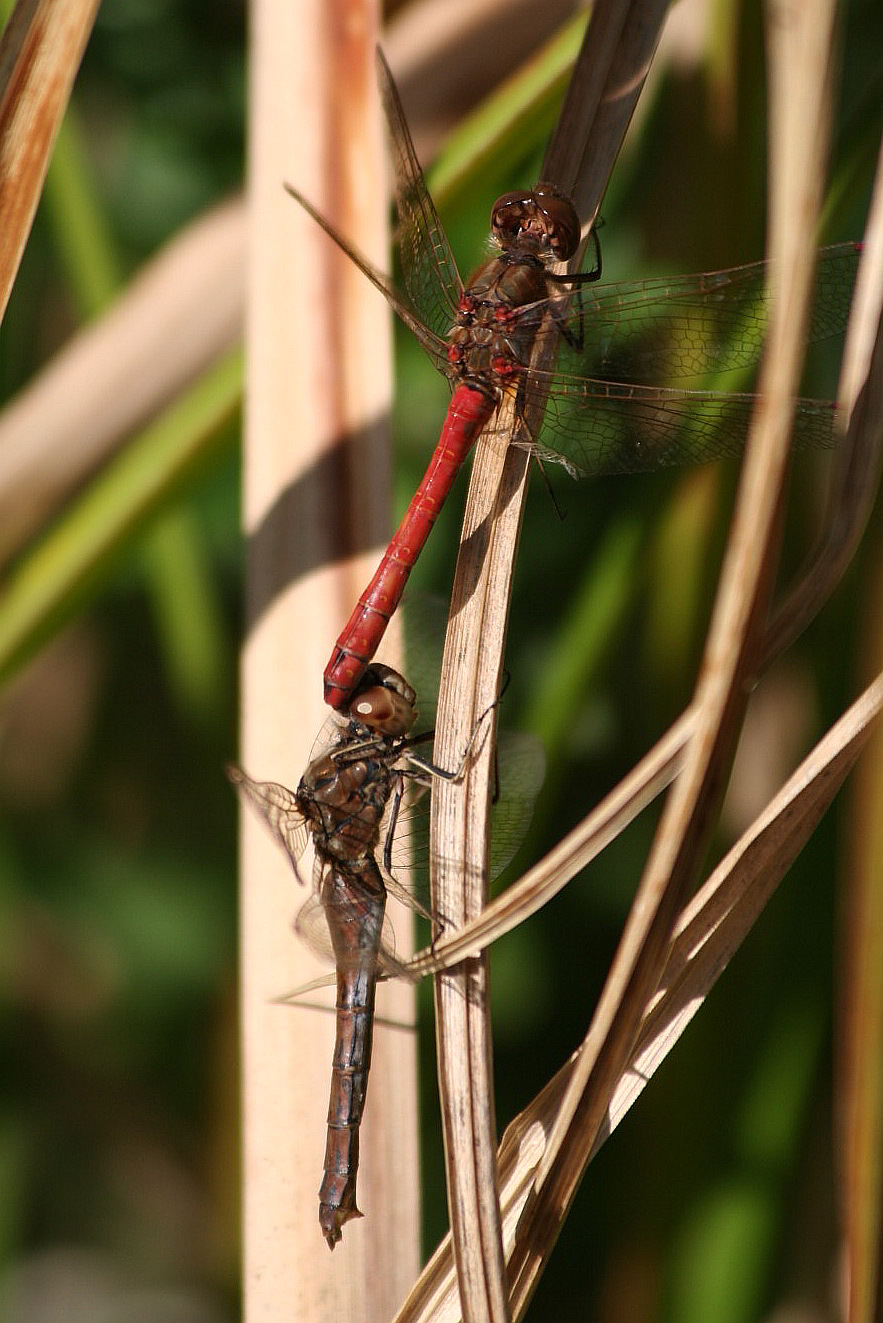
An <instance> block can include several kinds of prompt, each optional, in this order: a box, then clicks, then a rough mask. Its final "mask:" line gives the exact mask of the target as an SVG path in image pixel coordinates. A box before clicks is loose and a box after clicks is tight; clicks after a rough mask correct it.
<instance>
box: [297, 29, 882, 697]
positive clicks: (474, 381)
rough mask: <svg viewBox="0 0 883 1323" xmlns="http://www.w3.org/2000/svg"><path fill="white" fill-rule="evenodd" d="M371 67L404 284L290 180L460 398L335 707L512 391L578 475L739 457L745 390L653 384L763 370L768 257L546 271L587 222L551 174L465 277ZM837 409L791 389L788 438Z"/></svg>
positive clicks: (839, 284)
mask: <svg viewBox="0 0 883 1323" xmlns="http://www.w3.org/2000/svg"><path fill="white" fill-rule="evenodd" d="M377 72H378V81H379V83H380V92H381V96H382V99H383V105H384V110H385V112H386V118H387V124H388V128H389V136H390V140H391V144H392V156H393V164H394V167H395V178H396V209H397V212H398V230H397V234H396V239H397V243H398V248H399V253H400V257H401V267H402V280H403V288H402V289H399V288H398V287H397V286H396V285H395V284H394V283H393V281H392V280H391V279H390V278H389V277H388V276H386V275H384V274H383V272H381V271H378V270H377V268H376V267H375V266H373V265H372V264H371V263H370V262H369V261H368V260H367V258H365V257H364V256H363V255H362V254H361V253H360V252H359V251H358V249H357V248H355V247H354V245H353V244H351V243H350V242H349V241H348V240H347V239H346V238H345V237H344V236H343V235H341V234H340V233H339V232H338V231H337V230H336V229H335V228H334V226H333V225H331V223H330V222H329V221H327V220H326V219H325V218H324V217H323V216H322V215H321V214H320V213H319V212H318V211H316V209H315V207H313V206H312V205H311V204H310V202H309V201H308V200H307V199H306V198H304V197H303V195H302V194H301V193H299V192H298V191H297V190H296V189H294V188H292V187H291V186H290V185H286V188H287V189H288V191H289V193H291V195H292V196H293V197H294V198H295V199H296V200H297V201H298V202H299V203H300V204H301V205H302V206H303V207H304V208H305V209H306V210H307V211H308V212H309V214H310V215H311V216H312V217H313V218H314V219H315V220H316V221H317V222H318V224H320V225H321V226H322V227H323V229H324V230H325V231H326V233H327V234H328V235H329V236H330V237H331V238H332V239H333V240H334V241H335V243H337V244H338V245H339V247H340V248H342V249H343V251H344V252H345V253H347V255H348V256H349V257H350V258H351V259H352V261H353V262H355V263H356V264H357V266H358V267H359V268H360V269H361V270H362V271H363V272H364V274H365V275H366V276H367V277H368V279H369V280H371V281H372V283H373V284H374V285H375V286H376V287H377V288H378V289H379V290H380V291H381V292H382V293H383V294H384V295H385V297H386V298H387V299H388V301H389V303H390V304H391V306H392V307H393V309H394V310H395V312H396V313H397V314H398V316H399V317H400V318H401V319H402V321H403V322H404V323H405V325H406V326H408V327H409V329H410V330H411V331H412V332H413V333H414V335H416V337H417V339H418V340H419V341H420V343H421V345H422V346H423V348H424V349H425V350H426V352H427V353H428V354H429V356H430V357H431V358H432V360H433V361H434V362H435V364H436V366H437V367H438V368H439V370H440V371H442V372H444V373H445V375H446V376H447V377H448V379H449V380H450V382H451V386H452V389H453V391H454V395H453V398H452V400H451V404H450V407H449V410H448V415H447V418H446V420H445V424H444V427H443V429H442V434H441V437H440V439H439V442H438V445H437V446H436V448H435V451H434V452H433V455H432V457H431V459H430V461H429V465H428V467H427V470H426V473H425V475H424V477H423V479H422V481H421V483H420V486H419V487H418V489H417V492H416V493H415V495H414V498H413V500H412V501H411V504H410V506H409V507H408V510H407V512H406V514H405V516H404V519H403V520H402V523H401V525H400V527H399V529H398V531H397V532H396V533H395V534H394V536H393V538H392V540H391V542H390V544H389V546H388V548H387V550H386V552H385V553H384V555H383V557H382V559H381V561H380V564H379V565H378V568H377V570H376V572H375V574H374V577H373V578H372V580H371V582H370V583H369V584H368V586H367V588H366V589H365V591H364V592H363V593H362V595H361V597H360V599H359V601H358V603H357V605H356V607H355V609H354V611H353V613H352V615H351V617H350V619H349V621H348V622H347V624H346V625H345V627H344V629H343V631H342V633H341V634H340V636H339V638H338V640H337V643H336V644H335V647H334V650H333V652H332V655H331V658H330V659H329V662H328V665H327V666H326V668H325V701H326V702H327V703H329V704H330V705H331V706H332V707H335V708H336V707H340V706H342V705H344V704H345V703H346V701H347V698H348V695H349V694H350V692H351V690H352V687H353V685H354V684H356V683H358V679H359V676H360V675H361V673H362V671H363V670H364V668H365V666H366V665H367V663H368V661H369V660H370V658H371V657H373V655H374V652H375V650H376V648H377V647H378V645H379V643H380V640H381V638H382V637H383V633H384V631H385V629H386V627H387V624H388V623H389V620H390V618H391V616H392V614H393V613H394V612H395V610H396V609H397V607H398V604H399V602H400V600H401V597H402V593H403V592H404V589H405V584H406V583H407V580H408V575H409V574H410V572H411V569H412V568H413V566H414V563H415V561H416V559H417V557H418V556H419V555H420V552H421V550H422V548H423V546H424V545H425V542H426V539H427V538H428V536H429V533H430V531H431V529H432V526H433V524H434V522H435V520H436V517H437V515H438V513H439V510H440V508H441V505H442V503H443V502H444V500H445V499H446V498H447V495H448V493H449V492H450V490H451V487H452V485H453V483H454V480H455V478H456V475H457V473H458V471H459V469H460V467H461V466H462V464H463V462H464V461H465V459H466V456H467V455H468V454H469V451H470V450H471V448H472V445H473V444H474V442H475V440H476V438H477V437H478V435H479V433H480V432H482V430H483V429H485V428H486V426H487V425H488V424H492V425H493V420H494V417H495V414H496V412H497V409H498V406H499V404H500V403H501V401H502V400H503V399H504V398H505V397H507V396H509V397H512V398H514V401H515V412H516V416H517V418H518V420H519V421H518V426H517V429H516V431H515V434H514V436H513V437H512V438H511V439H512V440H514V442H515V443H516V444H519V445H522V446H527V447H528V448H529V449H531V451H532V452H533V453H534V454H535V455H537V456H538V457H539V458H540V459H548V460H554V461H559V462H560V463H562V464H563V465H564V466H565V468H566V469H567V470H568V471H569V472H570V473H571V474H573V475H574V476H577V475H582V474H602V473H628V472H634V471H638V470H647V469H656V468H660V467H662V466H664V465H670V464H690V463H700V462H703V461H707V460H710V459H714V458H718V457H722V456H728V455H729V456H736V455H739V454H740V453H741V450H742V446H743V444H744V440H745V435H746V431H747V427H748V422H749V419H750V417H751V413H752V410H753V409H754V406H755V404H756V396H754V395H751V394H749V393H744V392H743V393H732V392H729V391H726V392H725V391H720V390H702V389H699V390H697V389H692V388H691V389H681V388H672V387H667V386H663V385H661V384H660V383H661V382H663V381H666V380H669V379H670V380H675V381H677V380H690V381H692V382H694V383H695V382H696V381H697V380H699V381H701V380H702V379H703V378H705V379H707V378H708V377H710V376H711V377H714V376H716V375H717V374H720V373H725V372H729V371H733V370H740V369H745V368H749V367H751V366H752V365H754V364H756V362H757V360H758V358H759V357H760V354H761V352H762V349H763V345H764V341H765V338H766V328H767V321H768V312H769V297H770V295H769V285H770V280H769V277H770V270H769V266H768V264H767V263H765V262H755V263H752V264H751V265H749V266H740V267H733V268H731V269H729V270H725V271H712V272H705V273H702V274H699V275H685V276H672V277H663V278H661V279H652V280H644V281H635V282H620V283H613V284H603V285H597V284H595V283H594V282H596V281H598V280H599V279H600V276H601V253H600V246H599V243H598V239H597V235H594V233H593V238H594V249H595V252H594V263H593V267H592V269H591V270H589V271H582V272H577V273H571V274H568V275H559V274H556V273H555V272H554V271H553V270H552V267H553V264H554V263H555V262H560V261H564V260H567V259H569V258H570V257H572V256H573V255H574V254H575V253H576V251H577V248H578V245H579V242H580V222H579V219H578V217H577V214H576V212H575V210H574V208H573V206H572V204H571V202H570V200H569V199H568V198H566V197H564V196H563V195H562V194H561V193H560V192H559V191H558V190H557V189H556V188H554V187H553V186H552V185H550V184H548V183H545V184H544V183H540V184H538V185H537V186H536V187H535V188H533V189H522V190H520V191H518V192H513V193H506V194H504V195H503V196H502V197H500V198H498V199H497V201H496V202H495V203H494V206H493V208H492V211H491V233H492V238H493V241H494V243H495V246H496V248H497V250H498V251H497V252H496V254H495V256H493V257H492V258H490V260H489V261H487V262H485V263H484V264H483V265H482V266H481V267H480V268H479V270H478V271H476V272H475V273H474V275H473V276H472V278H471V279H470V280H469V281H468V282H467V283H466V285H465V286H464V284H463V281H462V280H461V277H460V273H459V271H458V269H457V264H456V262H455V260H454V256H453V253H452V251H451V248H450V244H449V243H448V239H447V236H446V235H445V232H444V229H443V227H442V224H441V221H440V220H439V217H438V213H437V212H436V209H435V206H434V204H433V201H432V198H431V196H430V194H429V190H428V188H427V186H426V180H425V178H424V176H423V171H422V170H421V168H420V164H419V162H418V160H417V155H416V152H415V151H414V145H413V143H412V141H411V136H410V133H409V132H408V126H407V123H406V121H405V115H404V111H403V110H402V106H401V102H400V100H399V96H398V93H397V91H396V88H395V84H394V83H393V80H392V75H391V73H390V71H389V68H388V66H387V64H386V61H385V60H384V58H383V55H382V53H381V52H380V51H379V50H378V52H377ZM859 252H860V245H858V244H854V243H849V244H840V245H837V246H836V247H831V248H825V249H822V250H821V252H820V253H819V256H818V266H817V272H818V274H817V282H816V297H815V305H814V312H813V318H812V323H811V327H810V338H811V339H821V338H824V337H826V336H830V335H834V334H837V333H839V332H840V331H842V330H843V328H844V326H845V324H846V317H847V314H848V310H849V305H850V301H851V296H852V288H853V284H854V282H855V274H856V270H857V267H858V260H859ZM589 286H591V287H592V288H591V289H590V288H589ZM546 345H549V346H550V347H551V348H553V350H554V353H555V355H556V356H557V361H556V362H555V364H554V367H552V368H551V369H549V370H539V369H538V368H537V367H536V366H535V365H534V364H535V359H536V355H535V352H534V351H535V350H536V349H538V348H543V347H544V346H546ZM534 406H536V408H537V412H539V413H541V412H542V411H543V410H544V411H545V412H544V414H543V422H542V425H541V427H540V429H539V431H538V432H537V434H536V435H534V434H533V433H532V431H531V429H530V427H529V426H528V423H527V421H526V416H527V415H530V414H532V412H533V409H534ZM834 417H835V411H834V407H833V405H832V403H831V402H830V401H828V400H812V399H807V400H798V401H797V403H796V407H795V422H794V435H795V443H796V445H798V446H809V447H818V446H826V445H830V444H831V443H832V433H833V426H834Z"/></svg>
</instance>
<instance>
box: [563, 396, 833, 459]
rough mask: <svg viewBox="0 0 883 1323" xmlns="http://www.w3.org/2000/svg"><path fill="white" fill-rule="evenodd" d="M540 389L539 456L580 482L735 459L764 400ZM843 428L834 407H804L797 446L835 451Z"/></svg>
mask: <svg viewBox="0 0 883 1323" xmlns="http://www.w3.org/2000/svg"><path fill="white" fill-rule="evenodd" d="M541 384H542V385H545V386H546V387H547V388H548V395H547V402H546V411H545V415H544V418H543V426H542V430H541V431H540V434H539V442H540V444H539V446H538V447H537V449H538V453H539V455H540V457H541V458H543V459H547V460H548V459H552V460H555V459H561V460H562V461H563V462H564V463H565V464H566V465H567V467H568V468H569V469H571V471H572V470H573V469H574V468H575V469H576V470H577V472H578V474H580V475H585V474H608V473H638V472H642V471H647V470H651V469H659V468H664V467H666V466H669V465H678V464H704V463H707V462H708V461H709V460H712V459H724V458H736V457H738V456H739V455H741V453H742V450H743V448H744V444H745V437H746V435H747V432H748V427H749V424H750V421H751V416H752V413H753V411H754V409H755V407H756V406H757V403H758V399H759V397H758V396H757V395H752V394H745V393H742V394H735V393H728V392H718V391H680V390H665V389H660V388H654V387H649V386H637V385H625V384H617V383H611V382H604V381H578V380H576V379H575V378H570V379H567V378H563V377H561V376H557V377H556V378H554V379H553V378H551V377H549V378H547V380H546V382H545V383H541ZM553 387H554V388H553ZM836 421H837V410H836V408H835V407H834V405H833V404H832V403H831V401H829V400H797V401H796V405H795V419H794V443H795V446H796V447H797V448H798V449H801V450H807V449H816V450H818V449H827V448H830V447H831V446H832V445H833V444H834V441H835V436H836V433H835V424H836Z"/></svg>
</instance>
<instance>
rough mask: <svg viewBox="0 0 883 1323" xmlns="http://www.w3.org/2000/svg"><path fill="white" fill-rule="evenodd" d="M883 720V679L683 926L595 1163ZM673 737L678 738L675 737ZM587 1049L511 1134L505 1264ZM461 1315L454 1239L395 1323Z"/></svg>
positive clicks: (505, 1161)
mask: <svg viewBox="0 0 883 1323" xmlns="http://www.w3.org/2000/svg"><path fill="white" fill-rule="evenodd" d="M881 710H883V676H878V678H877V679H876V680H875V681H874V683H873V684H872V685H870V686H869V687H868V689H867V690H866V691H865V692H864V693H863V694H862V695H861V696H860V697H859V698H858V699H857V700H856V701H855V702H854V703H853V704H852V706H851V707H850V708H849V710H848V711H847V712H846V713H844V715H843V716H842V717H841V718H840V719H839V721H838V722H837V723H836V724H835V725H834V726H833V727H832V728H831V730H830V731H828V733H827V734H826V735H825V736H824V738H823V739H822V740H821V741H820V742H819V744H818V745H817V746H816V748H815V749H813V751H812V752H811V753H810V754H809V756H808V757H807V758H805V759H804V761H803V763H801V765H800V767H799V768H798V769H797V770H796V771H795V773H794V774H793V775H792V776H791V777H790V778H789V779H788V781H787V783H786V784H785V785H784V786H783V787H782V789H781V791H780V792H779V793H778V794H777V795H776V796H775V797H774V798H773V799H772V800H771V801H770V803H769V805H768V806H767V807H766V808H765V809H764V811H763V813H761V814H760V815H759V816H758V818H757V820H756V821H755V822H754V823H753V824H752V825H751V827H750V828H749V829H748V830H747V831H746V832H744V833H743V835H742V837H741V838H740V839H739V841H737V842H736V844H735V845H734V846H733V847H732V848H731V850H730V851H729V852H728V853H727V855H726V857H725V858H724V859H722V860H721V862H720V864H718V866H717V867H716V868H715V870H714V872H713V873H712V874H711V876H710V877H709V879H708V881H707V882H706V883H705V884H704V885H703V886H702V888H701V889H700V890H699V891H698V892H697V894H696V895H695V896H694V897H693V898H692V899H691V900H690V901H689V903H688V904H687V905H686V907H685V908H684V910H683V911H682V912H681V914H680V915H679V916H678V920H677V922H676V924H675V926H674V929H673V932H672V939H671V943H670V946H669V949H668V952H667V955H666V960H665V964H664V967H663V972H662V976H661V978H660V982H659V987H658V990H657V991H655V992H654V993H653V994H652V996H651V997H650V999H649V1001H648V1003H647V1005H646V1006H645V1008H644V1012H643V1015H642V1017H641V1027H640V1030H639V1034H638V1037H637V1039H636V1042H635V1046H634V1049H633V1051H632V1054H631V1057H630V1060H629V1062H628V1065H627V1067H626V1069H625V1070H624V1071H623V1073H622V1076H621V1077H620V1080H619V1082H618V1085H617V1088H616V1090H615V1091H614V1093H613V1095H612V1097H611V1101H610V1108H609V1111H608V1114H607V1118H606V1121H605V1125H604V1127H603V1128H602V1130H601V1131H599V1134H598V1136H597V1138H596V1141H595V1145H594V1148H593V1150H592V1155H591V1156H594V1153H595V1152H597V1150H598V1148H600V1146H601V1144H602V1143H603V1142H604V1140H605V1139H606V1138H607V1137H608V1136H609V1135H610V1134H611V1133H612V1131H613V1130H614V1129H615V1127H616V1126H617V1125H618V1124H619V1122H620V1121H621V1120H622V1118H623V1117H624V1116H625V1114H626V1112H627V1111H628V1110H629V1108H630V1107H631V1106H632V1105H633V1104H634V1103H635V1102H636V1101H637V1099H638V1097H640V1095H641V1093H642V1092H643V1090H644V1089H645V1088H646V1086H647V1084H648V1083H649V1081H650V1079H651V1077H652V1076H653V1074H654V1073H655V1072H656V1071H657V1070H658V1069H659V1066H660V1065H661V1064H662V1062H663V1060H664V1059H665V1057H666V1056H667V1055H668V1053H669V1052H670V1051H671V1049H672V1048H673V1047H674V1045H675V1043H676V1042H677V1041H678V1039H679V1038H680V1036H681V1034H682V1033H683V1032H684V1030H685V1029H686V1027H687V1025H688V1024H689V1023H690V1021H691V1020H692V1018H693V1016H694V1015H695V1014H696V1012H697V1011H698V1010H699V1007H700V1006H701V1005H702V1003H703V1001H704V1000H705V998H706V997H707V996H708V994H709V992H710V991H711V989H712V988H713V987H714V985H715V983H716V982H717V980H718V978H719V977H720V975H721V974H722V973H723V971H724V970H725V969H726V967H727V964H728V962H729V961H730V959H731V958H732V956H733V955H734V954H735V952H736V951H737V950H738V948H739V946H740V945H741V943H742V941H743V940H744V938H745V936H746V935H747V933H748V932H749V931H750V930H751V928H752V926H753V924H754V923H755V921H756V919H757V917H758V915H759V914H760V913H761V912H762V910H763V907H764V906H765V905H766V903H767V901H768V900H769V899H770V897H771V896H772V894H773V892H774V891H775V889H776V887H777V886H778V884H779V882H780V881H781V880H782V878H783V877H784V876H785V874H786V873H787V871H788V869H789V868H790V866H791V864H792V863H793V861H794V859H795V858H796V856H797V854H798V853H799V852H800V850H801V849H802V847H803V845H804V844H805V843H806V841H807V840H808V839H809V837H810V835H811V834H812V832H813V831H814V829H815V827H816V825H817V824H818V822H819V820H820V818H821V817H822V815H823V814H824V813H825V811H826V810H827V808H828V807H829V806H830V804H831V802H832V800H833V798H834V796H835V795H836V794H837V792H838V790H839V789H840V787H841V785H842V783H843V781H844V779H845V778H846V776H847V775H848V774H849V772H850V770H851V769H852V767H853V766H854V765H855V762H856V760H857V758H858V757H859V755H860V753H861V752H862V750H863V749H864V747H865V746H866V744H867V742H868V740H869V739H870V737H871V735H872V734H873V732H874V729H875V722H876V721H877V720H878V719H879V716H880V713H881ZM673 729H675V728H673ZM582 1050H583V1049H580V1050H578V1051H577V1052H575V1053H574V1054H573V1056H572V1057H571V1058H570V1060H569V1061H568V1062H567V1063H565V1065H564V1066H563V1067H562V1068H561V1070H559V1071H558V1072H557V1074H556V1075H555V1076H554V1077H553V1078H552V1079H551V1080H550V1081H549V1083H548V1084H547V1085H546V1087H545V1088H544V1089H543V1090H542V1091H541V1093H539V1094H538V1095H537V1097H536V1098H535V1099H534V1100H533V1102H531V1103H530V1104H529V1105H528V1107H526V1108H525V1109H524V1111H523V1112H521V1113H520V1114H519V1116H517V1117H516V1118H515V1120H514V1121H513V1122H512V1123H511V1125H509V1126H508V1127H507V1129H506V1133H505V1134H504V1136H503V1141H502V1143H501V1145H500V1150H499V1155H498V1168H499V1187H500V1197H501V1205H502V1212H503V1232H504V1244H505V1249H506V1254H507V1259H508V1257H509V1254H510V1253H511V1249H512V1246H513V1244H514V1242H515V1238H516V1236H517V1235H519V1234H523V1231H524V1227H523V1223H522V1217H523V1214H524V1209H525V1206H526V1204H527V1201H528V1198H529V1196H530V1193H531V1191H532V1189H533V1183H534V1178H535V1175H536V1172H537V1169H538V1167H539V1165H540V1163H541V1161H542V1159H543V1156H544V1154H545V1152H546V1151H547V1147H548V1141H549V1137H550V1136H551V1135H552V1134H553V1132H554V1131H555V1128H556V1121H557V1118H558V1116H559V1113H560V1109H561V1106H562V1102H563V1100H564V1099H565V1097H566V1095H567V1091H568V1088H569V1085H570V1082H571V1080H572V1078H573V1076H574V1073H575V1072H576V1070H577V1068H578V1063H579V1059H580V1055H581V1052H582ZM460 1316H461V1315H460V1313H459V1310H458V1307H457V1287H456V1277H455V1274H454V1266H453V1255H452V1247H451V1238H450V1236H448V1237H446V1239H445V1240H444V1241H443V1242H442V1244H441V1245H440V1246H439V1247H438V1249H437V1251H436V1253H435V1254H434V1255H433V1258H432V1260H431V1262H430V1263H429V1264H428V1265H427V1267H426V1268H425V1269H424V1272H423V1274H422V1275H421V1278H420V1281H419V1282H418V1283H417V1285H416V1286H415V1288H414V1291H413V1292H412V1294H411V1296H410V1297H409V1300H408V1302H407V1306H406V1307H405V1308H404V1309H403V1310H402V1311H401V1313H400V1314H399V1315H398V1316H397V1323H429V1321H430V1320H432V1323H440V1321H441V1320H445V1321H446V1323H447V1321H452V1320H454V1319H457V1318H459V1317H460Z"/></svg>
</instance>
